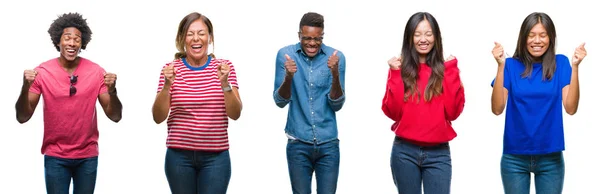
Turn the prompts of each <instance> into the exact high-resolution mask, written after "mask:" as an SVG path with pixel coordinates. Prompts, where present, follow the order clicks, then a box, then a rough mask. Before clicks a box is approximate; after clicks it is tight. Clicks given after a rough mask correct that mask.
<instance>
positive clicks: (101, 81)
mask: <svg viewBox="0 0 600 194" xmlns="http://www.w3.org/2000/svg"><path fill="white" fill-rule="evenodd" d="M100 72H102V73H100V76H99V77H100V90H99V91H98V95H100V94H104V93H106V92H108V88H106V85H104V74H106V71H105V70H104V68H100Z"/></svg>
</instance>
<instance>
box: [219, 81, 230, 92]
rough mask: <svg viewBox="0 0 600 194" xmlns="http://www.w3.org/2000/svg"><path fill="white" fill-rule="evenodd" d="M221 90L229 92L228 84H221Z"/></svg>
mask: <svg viewBox="0 0 600 194" xmlns="http://www.w3.org/2000/svg"><path fill="white" fill-rule="evenodd" d="M221 89H222V90H223V92H229V91H231V90H232V88H231V84H230V83H229V82H221Z"/></svg>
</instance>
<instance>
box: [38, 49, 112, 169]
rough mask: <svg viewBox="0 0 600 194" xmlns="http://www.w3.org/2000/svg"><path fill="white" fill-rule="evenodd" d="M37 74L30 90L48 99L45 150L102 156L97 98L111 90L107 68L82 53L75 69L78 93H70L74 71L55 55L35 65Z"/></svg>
mask: <svg viewBox="0 0 600 194" xmlns="http://www.w3.org/2000/svg"><path fill="white" fill-rule="evenodd" d="M35 71H37V73H38V74H37V76H36V78H35V81H34V82H33V84H32V85H31V88H30V89H29V92H33V93H36V94H41V95H42V98H43V101H44V103H43V104H44V140H43V143H42V154H44V155H48V156H54V157H60V158H68V159H77V158H88V157H94V156H98V123H97V119H96V118H97V114H96V100H97V99H98V95H100V94H102V93H105V92H107V89H106V86H105V85H104V73H105V71H104V69H103V68H102V67H100V66H99V65H97V64H96V63H94V62H92V61H90V60H87V59H85V58H82V57H80V63H79V66H78V67H77V68H76V69H75V71H74V72H73V75H76V76H78V78H77V82H76V83H75V84H74V86H75V88H77V93H75V94H74V95H73V96H69V88H70V86H71V82H70V79H69V78H70V74H69V73H68V72H67V71H65V70H64V69H63V68H62V66H61V65H60V64H59V62H58V58H54V59H51V60H49V61H46V62H44V63H42V64H40V65H39V66H38V67H36V68H35Z"/></svg>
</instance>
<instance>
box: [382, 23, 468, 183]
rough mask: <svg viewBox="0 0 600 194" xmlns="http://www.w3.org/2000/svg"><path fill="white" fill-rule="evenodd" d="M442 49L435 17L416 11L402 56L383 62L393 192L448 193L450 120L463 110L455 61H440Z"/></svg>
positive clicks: (461, 90) (405, 36) (460, 87)
mask: <svg viewBox="0 0 600 194" xmlns="http://www.w3.org/2000/svg"><path fill="white" fill-rule="evenodd" d="M442 48H443V47H442V36H441V33H440V29H439V26H438V24H437V21H436V20H435V18H434V17H433V16H432V15H431V14H429V13H427V12H418V13H415V14H414V15H412V16H411V17H410V19H409V20H408V22H407V24H406V28H405V30H404V40H403V45H402V53H401V57H398V58H396V57H393V58H392V59H390V60H389V61H388V65H389V66H390V70H389V74H388V81H387V86H386V92H385V96H384V98H383V105H382V107H381V108H382V110H383V112H384V113H385V115H386V116H388V117H389V118H390V119H392V120H394V124H393V125H392V131H394V133H395V134H396V137H395V139H394V145H393V148H392V156H391V159H390V160H391V161H390V162H391V168H392V176H393V178H394V183H395V184H396V187H397V188H398V193H408V194H416V193H419V194H420V193H421V188H423V189H424V192H425V193H426V194H429V193H432V194H433V193H435V194H438V193H440V194H441V193H443V194H446V193H450V179H451V176H452V164H451V159H450V147H449V145H448V142H449V141H450V140H452V139H454V137H456V133H455V132H454V129H453V128H452V124H451V121H453V120H455V119H456V118H458V116H459V115H460V114H461V113H462V110H463V107H464V103H465V95H464V89H463V87H462V83H461V81H460V77H459V70H458V66H457V60H456V58H454V57H453V56H450V57H449V58H448V59H446V61H444V57H443V53H444V52H443V49H442ZM421 183H423V184H422V185H421Z"/></svg>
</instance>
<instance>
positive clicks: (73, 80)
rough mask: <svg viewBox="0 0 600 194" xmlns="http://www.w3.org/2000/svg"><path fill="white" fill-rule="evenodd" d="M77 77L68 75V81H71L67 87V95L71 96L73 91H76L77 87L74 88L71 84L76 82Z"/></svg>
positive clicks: (73, 93)
mask: <svg viewBox="0 0 600 194" xmlns="http://www.w3.org/2000/svg"><path fill="white" fill-rule="evenodd" d="M77 77H78V76H76V75H71V77H69V79H70V81H71V87H70V88H69V96H73V95H75V93H77V88H75V86H73V85H74V84H75V83H77Z"/></svg>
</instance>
